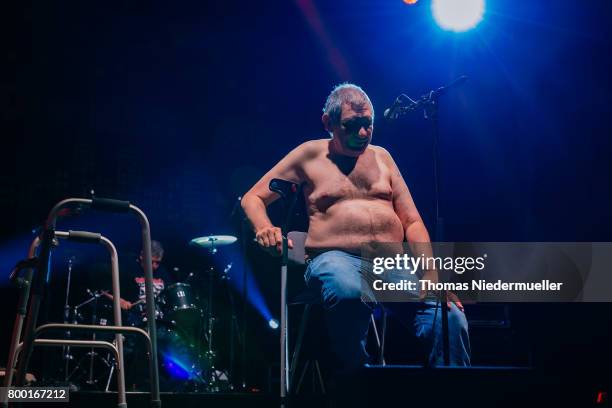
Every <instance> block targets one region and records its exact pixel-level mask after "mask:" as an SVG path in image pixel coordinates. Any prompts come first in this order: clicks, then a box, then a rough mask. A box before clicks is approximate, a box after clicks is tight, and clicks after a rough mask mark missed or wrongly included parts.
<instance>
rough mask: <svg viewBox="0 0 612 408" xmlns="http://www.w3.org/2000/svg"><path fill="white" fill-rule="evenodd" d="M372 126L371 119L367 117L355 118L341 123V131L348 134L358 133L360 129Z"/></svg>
mask: <svg viewBox="0 0 612 408" xmlns="http://www.w3.org/2000/svg"><path fill="white" fill-rule="evenodd" d="M370 126H372V118H371V117H369V116H355V117H353V118H350V119H347V120H345V121H343V122H342V129H344V131H345V132H346V133H348V134H355V133H359V131H360V130H361V128H365V129H366V130H368V128H369V127H370Z"/></svg>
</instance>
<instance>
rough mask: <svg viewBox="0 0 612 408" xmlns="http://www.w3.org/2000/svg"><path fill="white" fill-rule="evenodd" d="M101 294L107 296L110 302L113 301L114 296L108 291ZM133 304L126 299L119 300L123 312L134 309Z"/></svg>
mask: <svg viewBox="0 0 612 408" xmlns="http://www.w3.org/2000/svg"><path fill="white" fill-rule="evenodd" d="M100 293H102V295H104V296H106V297H107V298H109V299H110V300H113V295H111V294H110V293H109V292H108V290H103V291H101V292H100ZM132 306H133V305H132V302H129V301H127V300H125V299H121V298H119V307H120V308H121V309H122V310H130V309H131V308H132Z"/></svg>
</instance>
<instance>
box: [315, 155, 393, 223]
mask: <svg viewBox="0 0 612 408" xmlns="http://www.w3.org/2000/svg"><path fill="white" fill-rule="evenodd" d="M305 172H306V178H307V179H308V183H307V186H306V188H305V191H304V192H305V195H306V200H307V203H308V207H309V210H310V212H311V213H312V212H326V211H327V210H328V209H329V208H330V207H332V206H333V205H335V204H337V203H339V202H343V201H347V200H385V201H391V200H392V199H393V190H392V187H391V181H390V174H389V170H388V168H387V167H386V166H385V165H384V163H382V162H381V161H380V160H378V158H377V157H376V155H375V154H374V152H367V153H364V154H363V155H361V156H359V158H358V159H357V160H350V159H348V160H347V159H341V160H334V159H333V158H330V157H327V156H324V157H320V158H317V159H316V160H313V161H312V162H310V163H309V164H308V166H307V167H306V168H305Z"/></svg>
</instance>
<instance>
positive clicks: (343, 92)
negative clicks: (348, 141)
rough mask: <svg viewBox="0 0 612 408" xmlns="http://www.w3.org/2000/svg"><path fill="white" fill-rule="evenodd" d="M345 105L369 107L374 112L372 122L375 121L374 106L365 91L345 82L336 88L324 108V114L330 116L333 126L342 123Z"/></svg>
mask: <svg viewBox="0 0 612 408" xmlns="http://www.w3.org/2000/svg"><path fill="white" fill-rule="evenodd" d="M345 103H348V104H351V105H357V106H363V105H365V104H367V105H369V107H370V110H371V111H372V120H373V119H374V106H372V102H371V101H370V98H368V95H367V94H366V93H365V92H364V90H363V89H361V87H359V86H357V85H355V84H351V83H349V82H344V83H342V84H340V85H336V86H335V87H334V89H333V90H332V91H331V93H330V94H329V96H328V97H327V100H326V101H325V106H324V107H323V113H326V114H327V115H329V122H330V124H331V125H338V124H339V123H340V116H341V115H342V105H344V104H345Z"/></svg>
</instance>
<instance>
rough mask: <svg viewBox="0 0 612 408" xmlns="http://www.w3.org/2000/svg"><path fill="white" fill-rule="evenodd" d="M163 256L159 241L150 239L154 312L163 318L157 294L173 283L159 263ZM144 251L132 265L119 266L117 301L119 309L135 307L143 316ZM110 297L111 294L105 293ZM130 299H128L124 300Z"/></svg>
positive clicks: (144, 298) (159, 317) (144, 299)
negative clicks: (119, 292)
mask: <svg viewBox="0 0 612 408" xmlns="http://www.w3.org/2000/svg"><path fill="white" fill-rule="evenodd" d="M163 258H164V248H163V247H162V244H161V243H160V242H159V241H154V240H153V241H151V262H152V270H153V295H154V296H155V304H156V305H155V313H156V316H157V318H158V319H163V311H162V309H161V305H160V302H159V301H158V300H159V294H160V293H161V292H162V291H163V290H164V288H166V287H168V286H169V285H171V284H172V283H173V280H172V278H171V276H170V274H169V273H168V271H167V270H166V268H164V266H163V265H162V264H161V262H162V260H163ZM144 269H145V261H144V252H143V251H140V256H139V257H138V258H137V259H136V262H134V263H133V264H132V265H126V266H123V267H122V268H121V276H122V283H121V294H122V295H123V296H122V297H121V299H120V301H119V303H120V305H121V309H123V310H131V309H136V310H138V311H139V312H142V313H143V314H142V316H144V305H145V302H146V297H145V278H144ZM106 296H107V297H108V298H110V299H112V294H110V293H106ZM126 299H130V300H126Z"/></svg>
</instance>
